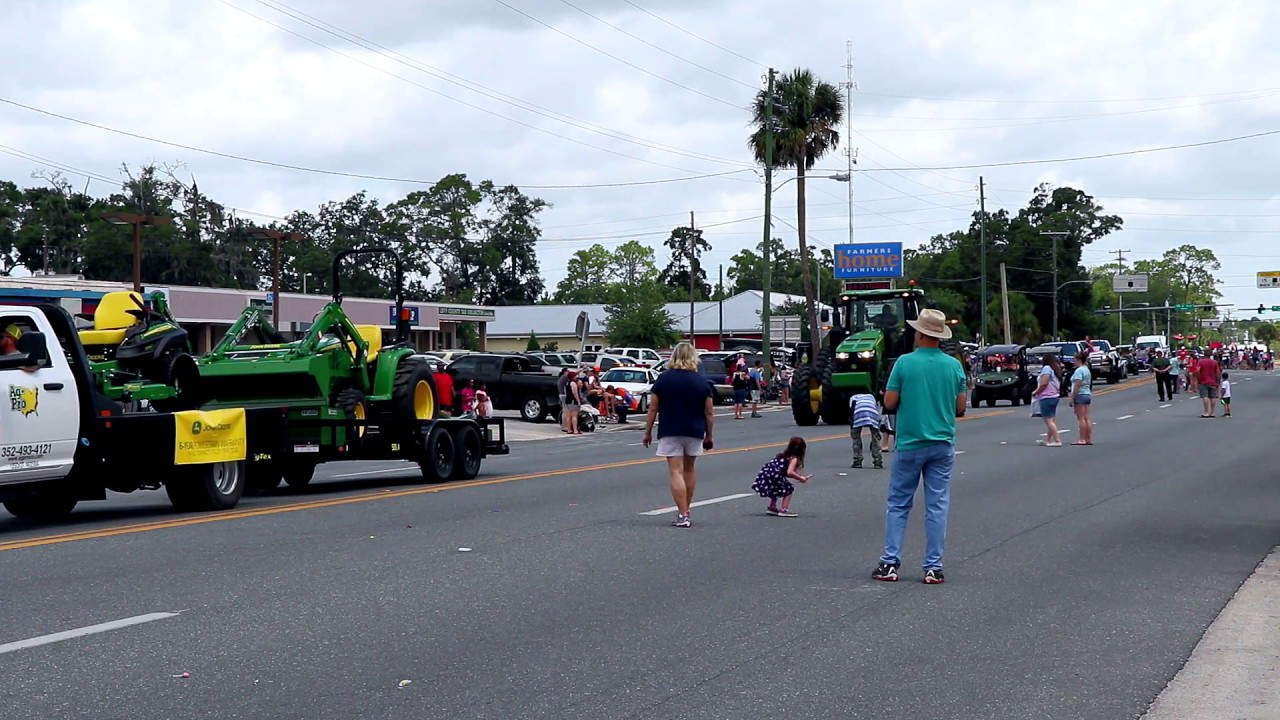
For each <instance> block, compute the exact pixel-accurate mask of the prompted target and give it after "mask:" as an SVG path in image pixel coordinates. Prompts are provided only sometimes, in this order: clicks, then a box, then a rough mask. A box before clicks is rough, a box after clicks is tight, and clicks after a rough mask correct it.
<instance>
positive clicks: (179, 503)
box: [164, 460, 245, 512]
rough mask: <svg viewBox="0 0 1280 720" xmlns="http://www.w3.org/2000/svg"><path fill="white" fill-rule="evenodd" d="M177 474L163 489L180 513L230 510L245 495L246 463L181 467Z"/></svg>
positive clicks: (175, 471) (236, 462)
mask: <svg viewBox="0 0 1280 720" xmlns="http://www.w3.org/2000/svg"><path fill="white" fill-rule="evenodd" d="M174 475H175V476H176V477H174V479H173V480H171V481H169V482H167V483H165V486H164V489H165V492H166V493H168V495H169V502H171V503H173V509H174V510H177V511H178V512H201V511H205V510H230V509H231V508H233V507H235V506H236V504H237V503H239V502H240V498H241V496H243V495H244V488H245V471H244V461H243V460H233V461H228V462H220V463H209V464H207V465H191V466H187V467H178V468H174Z"/></svg>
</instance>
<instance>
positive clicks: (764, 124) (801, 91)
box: [747, 68, 845, 326]
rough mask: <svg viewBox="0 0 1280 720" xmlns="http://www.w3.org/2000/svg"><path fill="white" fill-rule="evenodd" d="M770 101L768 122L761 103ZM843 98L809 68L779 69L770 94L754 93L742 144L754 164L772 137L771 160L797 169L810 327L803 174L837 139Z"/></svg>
mask: <svg viewBox="0 0 1280 720" xmlns="http://www.w3.org/2000/svg"><path fill="white" fill-rule="evenodd" d="M770 104H772V107H773V112H772V123H771V124H770V122H769V121H768V119H767V118H768V113H767V112H766V107H767V106H768V105H770ZM844 111H845V108H844V101H843V100H842V99H841V97H840V90H839V88H837V87H836V86H835V85H832V84H831V83H829V82H825V81H822V80H819V79H818V78H817V77H815V76H814V74H813V72H812V71H810V70H805V69H801V68H797V69H795V70H793V71H792V72H789V73H784V74H783V75H782V76H781V77H779V78H778V79H777V82H776V83H775V84H774V92H773V96H772V97H770V96H769V92H768V90H767V89H766V90H761V91H760V92H759V93H757V95H756V98H755V103H754V104H753V106H752V124H753V125H754V126H755V130H754V132H752V133H751V136H750V137H749V138H748V139H747V145H748V146H749V147H750V149H751V152H752V154H753V155H754V156H755V159H756V161H757V162H761V163H763V162H764V159H765V143H766V138H767V137H769V136H770V135H772V137H773V148H774V153H773V159H774V164H775V165H777V166H778V167H784V168H788V167H789V168H795V170H796V235H797V237H798V238H799V247H800V277H801V280H802V283H803V285H804V297H805V308H806V312H805V316H806V317H808V318H809V325H811V326H816V325H817V324H818V315H817V310H816V308H815V307H814V289H813V280H812V278H811V277H810V270H811V268H810V265H809V243H808V235H807V231H806V228H807V225H806V222H805V172H806V171H808V170H810V169H812V168H813V166H814V164H815V163H817V161H818V160H819V159H821V158H822V157H823V156H824V155H826V154H827V153H828V152H830V151H831V150H833V149H835V147H836V146H837V145H838V144H839V142H840V131H839V129H838V128H839V127H840V123H841V122H842V121H843V120H844Z"/></svg>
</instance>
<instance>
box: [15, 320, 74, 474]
mask: <svg viewBox="0 0 1280 720" xmlns="http://www.w3.org/2000/svg"><path fill="white" fill-rule="evenodd" d="M15 330H16V331H17V332H18V333H22V334H25V333H34V332H37V331H38V332H40V333H42V334H43V335H44V344H45V348H46V349H47V351H48V352H47V355H48V362H47V364H45V365H44V366H42V367H37V368H34V369H31V368H0V484H6V483H14V482H27V481H30V480H45V479H51V478H59V477H63V476H65V475H67V474H68V473H70V472H71V464H72V462H73V460H74V457H75V452H76V443H77V442H78V440H79V430H80V408H79V400H78V398H77V395H76V384H75V378H74V376H73V375H72V373H71V367H70V366H69V365H68V364H67V358H66V355H64V354H63V352H62V349H61V348H60V347H59V346H58V343H57V340H56V339H55V338H54V335H53V333H52V329H51V328H50V327H49V323H48V321H47V320H45V318H44V316H43V315H41V314H40V313H39V312H38V311H36V310H35V309H31V310H27V309H26V308H16V307H11V308H6V309H4V310H3V311H2V312H0V332H6V331H8V332H13V331H15ZM37 337H38V336H35V335H33V336H30V337H28V340H32V339H35V338H37ZM23 345H26V346H27V348H29V347H30V346H31V344H30V343H29V342H20V343H19V347H22V346H23ZM27 348H23V349H27Z"/></svg>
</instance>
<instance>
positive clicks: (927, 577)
mask: <svg viewBox="0 0 1280 720" xmlns="http://www.w3.org/2000/svg"><path fill="white" fill-rule="evenodd" d="M943 582H944V580H943V577H942V570H940V569H938V568H929V569H928V570H925V571H924V584H925V585H941V584H942V583H943Z"/></svg>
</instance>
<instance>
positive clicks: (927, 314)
mask: <svg viewBox="0 0 1280 720" xmlns="http://www.w3.org/2000/svg"><path fill="white" fill-rule="evenodd" d="M907 324H908V325H910V326H911V327H912V328H913V329H914V330H915V332H916V338H915V346H916V349H915V350H914V351H913V352H911V353H908V354H906V355H903V356H901V357H899V358H898V361H897V362H895V363H894V365H893V370H892V371H891V372H890V373H889V383H888V385H887V387H886V390H885V395H884V406H885V408H886V409H887V410H889V411H890V412H895V413H896V414H897V428H896V429H897V433H898V441H897V442H898V446H897V451H896V454H895V455H894V459H893V469H892V470H891V471H890V473H889V495H888V501H887V503H886V505H887V510H886V513H885V534H884V535H885V536H884V554H883V555H881V557H880V564H879V565H877V566H876V569H875V571H874V572H873V573H872V574H871V577H873V578H875V579H876V580H884V581H888V582H895V581H897V579H898V567H899V566H900V565H901V557H900V553H901V551H902V540H903V536H905V535H906V532H907V518H908V516H909V515H910V513H911V507H912V505H913V504H914V501H915V494H916V489H917V488H918V487H919V486H920V482H921V479H922V478H923V480H924V500H925V523H924V525H925V553H924V562H923V568H924V582H925V584H927V585H937V584H939V583H941V582H942V581H943V575H942V553H943V549H944V545H945V544H946V536H947V508H948V505H949V504H950V496H951V471H952V469H953V468H954V467H955V458H956V456H955V439H956V418H957V417H962V416H963V415H964V411H965V405H966V401H967V400H968V395H969V393H968V383H967V381H966V378H965V371H964V368H963V367H961V365H960V362H959V361H958V360H956V359H955V358H954V357H951V356H950V355H947V354H946V353H944V352H942V350H941V349H939V347H938V344H939V341H941V340H946V339H948V338H950V337H951V327H950V326H949V325H947V316H946V315H945V314H943V313H942V311H940V310H934V309H932V308H929V309H925V310H921V311H920V316H919V318H917V319H916V320H908V321H907Z"/></svg>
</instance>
